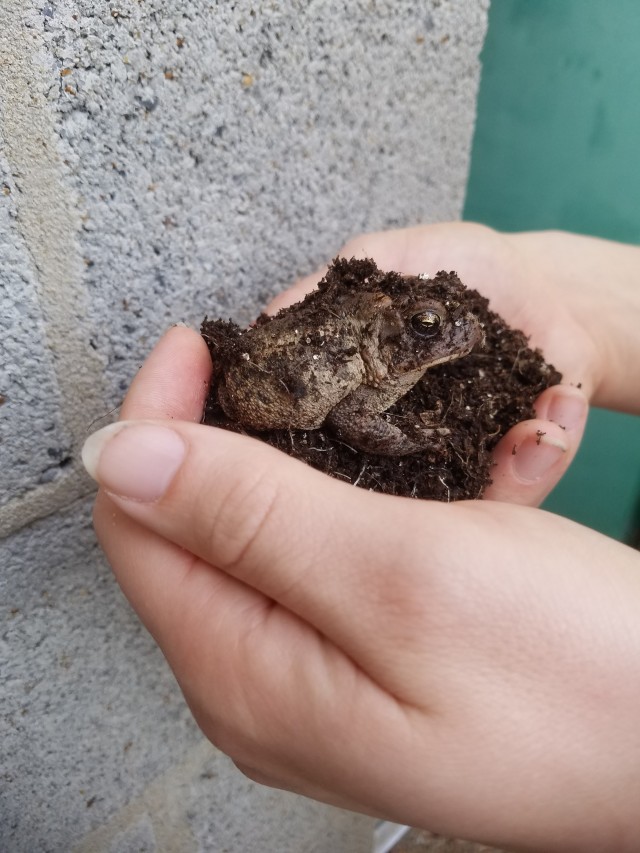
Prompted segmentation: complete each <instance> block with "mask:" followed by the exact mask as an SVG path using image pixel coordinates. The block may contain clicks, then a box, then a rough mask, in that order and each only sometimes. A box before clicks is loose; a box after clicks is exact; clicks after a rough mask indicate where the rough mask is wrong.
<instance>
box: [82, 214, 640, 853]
mask: <svg viewBox="0 0 640 853" xmlns="http://www.w3.org/2000/svg"><path fill="white" fill-rule="evenodd" d="M344 254H346V255H353V254H359V255H363V254H366V255H370V256H373V257H374V258H375V260H376V261H377V262H378V264H379V265H380V266H381V267H383V268H384V267H386V268H393V269H397V270H399V271H401V272H407V273H418V272H422V271H426V272H435V271H436V270H438V269H440V268H445V269H456V270H457V271H458V273H459V274H460V276H461V278H462V279H463V281H465V283H467V284H468V285H470V286H473V287H477V288H478V289H479V290H481V291H482V292H483V293H484V294H485V295H487V296H488V297H489V298H490V299H491V301H492V304H493V305H494V306H495V308H496V310H498V311H499V312H500V313H501V314H502V315H503V316H504V317H505V318H506V319H508V320H509V322H511V323H512V324H513V325H515V326H518V327H520V328H522V329H524V330H525V331H526V332H527V333H529V334H530V335H531V340H532V344H533V345H536V346H540V347H541V348H542V349H543V351H544V352H545V355H546V356H547V358H548V359H549V360H550V361H552V362H553V363H554V364H555V365H556V366H557V367H558V369H560V370H561V371H562V372H563V373H564V374H565V377H566V381H567V383H569V384H568V385H567V386H565V387H561V388H558V389H552V390H549V391H547V392H545V394H544V395H542V398H541V399H540V400H539V401H538V406H537V416H538V419H537V420H535V421H531V422H527V423H523V424H518V425H517V426H516V427H514V429H513V430H512V431H511V432H510V433H509V434H508V435H507V436H506V437H505V439H504V440H503V442H502V444H501V446H500V447H499V448H498V450H497V452H496V461H497V468H496V476H495V484H494V486H493V487H492V488H491V490H490V492H489V494H488V495H487V497H488V498H489V499H487V500H483V501H476V502H461V503H457V504H451V505H446V504H437V503H432V502H428V501H411V500H408V499H398V498H391V497H385V496H381V495H376V494H372V493H369V492H365V491H363V490H361V489H357V488H353V487H351V486H348V485H346V484H343V483H340V482H338V481H337V480H333V479H330V478H328V477H326V476H324V475H322V474H320V473H318V472H315V471H313V470H311V469H309V468H307V467H305V466H303V465H302V464H301V463H299V462H296V461H293V460H292V459H290V458H289V457H287V456H285V455H283V454H280V453H278V452H277V451H275V450H273V449H272V448H269V447H267V446H266V445H263V444H262V443H260V442H258V441H254V440H251V439H248V438H245V437H243V436H239V435H235V434H232V433H227V432H223V431H219V430H215V429H212V428H209V427H203V426H201V425H200V424H199V423H198V421H199V419H200V415H201V411H202V406H203V401H204V396H205V393H206V386H207V381H208V377H209V373H210V369H211V367H210V363H209V357H208V354H207V351H206V347H205V346H204V344H203V342H202V341H201V339H200V338H199V336H198V335H197V334H196V333H195V332H191V331H190V330H188V329H183V328H175V329H173V330H171V331H170V332H169V333H168V334H167V335H166V336H165V337H164V338H163V339H162V340H161V341H160V343H159V344H158V345H157V347H156V348H155V350H154V351H153V352H152V353H151V355H150V356H149V358H148V360H147V362H146V363H145V365H144V366H143V367H142V369H141V371H140V373H139V374H138V376H137V377H136V379H135V381H134V382H133V384H132V387H131V390H130V392H129V394H128V396H127V399H126V401H125V404H124V406H123V409H122V418H123V419H124V420H125V421H127V422H134V423H133V425H129V426H123V425H122V424H120V425H119V426H116V427H110V428H107V431H106V432H105V431H101V434H98V436H97V437H95V438H92V439H91V441H90V445H89V447H88V448H87V451H86V461H87V464H88V467H89V469H90V471H91V473H92V474H93V476H94V477H96V479H97V480H98V482H99V483H100V484H101V486H102V488H101V490H100V493H99V496H98V500H97V503H96V509H95V525H96V530H97V532H98V536H99V538H100V541H101V543H102V546H103V548H104V550H105V551H106V553H107V556H108V558H109V561H110V562H111V565H112V566H113V569H114V572H115V574H116V577H117V579H118V582H119V583H120V585H121V586H122V589H123V590H124V592H125V594H126V596H127V597H128V598H129V600H130V602H131V604H132V605H133V607H134V608H135V609H136V611H137V612H138V614H139V616H140V618H141V619H142V621H143V622H144V623H145V625H146V626H147V628H148V629H149V631H150V632H151V633H152V635H153V636H154V637H155V639H156V641H157V642H158V644H159V645H160V646H161V648H162V650H163V652H164V654H165V655H166V657H167V660H168V661H169V664H170V665H171V667H172V669H173V671H174V673H175V675H176V678H177V679H178V681H179V683H180V686H181V688H182V690H183V692H184V695H185V697H186V699H187V702H188V703H189V705H190V707H191V710H192V711H193V713H194V715H195V717H196V719H197V721H198V723H199V724H200V726H201V727H202V729H203V731H204V733H205V734H206V735H207V737H209V738H210V740H211V741H212V742H213V743H214V744H216V745H217V746H219V747H220V748H221V749H222V750H224V751H225V752H226V753H228V754H229V755H230V756H231V757H232V759H233V760H234V761H235V762H236V763H237V765H238V766H239V767H240V769H241V770H242V771H243V772H245V773H246V774H247V775H248V776H249V777H250V778H252V779H256V780H258V781H260V782H264V783H266V784H269V785H274V786H278V787H283V788H287V789H290V790H293V791H297V792H299V793H302V794H305V795H307V796H310V797H314V798H316V799H319V800H323V801H325V802H329V803H333V804H335V805H339V806H343V807H346V808H350V809H354V810H357V811H362V812H366V813H368V814H373V815H377V816H384V817H386V818H389V819H392V820H396V821H399V822H402V823H408V824H412V825H414V826H420V827H426V828H428V829H431V830H433V831H435V832H438V833H441V834H444V835H452V836H457V837H465V838H473V839H476V840H480V841H484V842H486V843H492V844H494V845H496V846H501V847H504V848H508V849H513V850H523V851H543V852H544V853H551V851H576V853H578V851H579V853H585V851H586V853H591V851H597V853H600V851H602V853H608V851H612V853H613V851H616V853H625V851H633V850H637V849H638V803H639V802H640V726H639V725H638V718H639V717H638V715H639V709H640V557H639V555H638V554H637V552H635V551H633V550H631V549H630V548H627V547H625V546H623V545H621V544H618V543H616V542H613V541H611V540H609V539H607V538H606V537H604V536H601V535H600V534H598V533H595V532H593V531H591V530H588V529H586V528H583V527H581V526H579V525H577V524H574V523H572V522H569V521H567V520H565V519H562V518H559V517H555V516H553V515H550V514H548V513H545V512H542V511H541V510H538V509H535V508H534V507H535V506H536V505H537V504H538V503H539V501H540V500H541V499H542V498H543V497H544V495H545V494H546V493H547V492H548V491H549V490H550V489H551V488H552V487H553V485H554V484H555V483H556V482H557V481H558V479H559V478H560V477H561V476H562V474H563V472H564V470H566V467H567V465H568V463H569V461H570V459H571V458H572V456H573V454H574V453H575V450H576V448H577V445H578V443H579V440H580V436H581V434H582V429H583V426H584V419H585V415H586V405H585V403H584V396H586V397H588V398H589V399H590V400H591V401H592V402H594V403H595V404H597V405H599V406H606V407H611V408H617V409H620V410H622V411H627V412H635V413H640V391H639V389H640V373H639V371H640V335H638V332H637V330H638V327H639V326H640V249H638V248H635V247H629V246H622V245H618V244H614V243H608V242H604V241H599V240H595V239H591V238H586V237H575V236H572V235H567V234H560V233H539V234H515V235H501V234H497V233H496V232H494V231H491V230H489V229H486V228H483V227H481V226H475V225H470V224H455V225H454V224H451V225H437V226H427V227H422V228H417V229H410V230H408V231H401V232H391V233H388V234H381V235H369V236H367V237H361V238H359V239H358V240H356V241H353V242H352V243H351V244H350V245H349V246H347V247H346V248H345V250H344ZM309 284H310V282H308V281H307V282H303V283H301V284H300V286H299V288H298V289H297V290H296V291H295V292H294V294H293V295H292V294H291V293H289V294H287V295H286V296H284V297H283V299H287V300H291V299H295V298H296V295H299V294H300V293H301V292H302V290H303V289H304V288H305V287H308V286H309ZM571 383H573V387H572V385H571ZM578 383H581V384H582V389H583V390H582V391H579V390H578V389H577V388H576V387H575V386H576V385H577V384H578ZM550 415H553V418H552V420H548V417H549V416H550ZM563 420H566V422H567V423H565V424H563V423H562V421H563ZM140 421H142V422H143V423H139V422H140ZM149 421H151V422H152V424H149ZM562 426H566V427H567V428H566V429H562ZM539 429H543V430H544V431H546V432H547V434H548V435H550V437H551V439H552V441H551V443H550V444H548V445H547V446H546V447H545V445H541V446H538V445H536V442H535V435H536V432H537V430H539ZM514 444H516V445H518V447H520V448H522V454H520V453H518V454H516V455H515V456H514V455H513V454H512V448H513V446H514ZM558 445H561V446H558ZM540 447H541V448H542V449H540ZM537 451H539V454H540V455H539V456H538V457H536V452H537ZM519 457H521V458H524V459H525V461H526V464H525V465H524V466H523V467H522V469H520V468H519V467H518V458H519ZM523 473H524V474H526V476H523ZM534 475H535V476H534Z"/></svg>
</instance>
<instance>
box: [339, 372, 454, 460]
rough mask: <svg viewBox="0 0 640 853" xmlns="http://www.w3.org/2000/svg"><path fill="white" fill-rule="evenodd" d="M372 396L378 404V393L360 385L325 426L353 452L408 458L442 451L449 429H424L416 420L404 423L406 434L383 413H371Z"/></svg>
mask: <svg viewBox="0 0 640 853" xmlns="http://www.w3.org/2000/svg"><path fill="white" fill-rule="evenodd" d="M374 393H375V397H376V400H377V401H378V402H379V401H380V396H379V392H373V391H372V389H370V388H367V387H366V386H361V387H360V388H358V389H357V390H355V391H353V392H352V393H351V394H348V395H347V396H346V397H345V398H344V400H341V401H340V402H339V403H338V404H337V405H336V406H335V407H334V408H333V410H332V411H331V412H330V413H329V415H328V416H327V420H326V423H327V425H328V426H329V427H330V428H331V430H332V431H333V432H334V433H335V434H336V435H337V436H338V438H340V439H341V440H342V441H344V442H345V443H346V444H349V445H351V447H354V448H355V449H356V450H362V451H364V452H365V453H377V454H379V455H381V456H407V455H408V454H410V453H420V452H421V451H426V450H431V451H436V452H437V453H439V454H440V453H442V452H443V449H444V446H443V436H444V435H445V434H446V433H448V430H442V429H438V428H435V429H433V428H429V427H425V425H424V423H422V422H420V421H419V420H418V419H417V418H416V419H412V421H410V422H408V423H407V427H408V430H407V432H406V433H405V432H403V430H402V429H400V428H399V427H398V426H396V425H395V424H393V423H391V422H390V421H389V420H387V418H386V417H385V415H384V413H380V412H379V411H374V412H372V411H371V402H372V400H371V398H372V396H373V394H374ZM394 402H395V399H393V400H390V401H389V403H388V405H391V404H392V403H394Z"/></svg>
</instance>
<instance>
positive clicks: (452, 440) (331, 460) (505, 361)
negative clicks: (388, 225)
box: [201, 259, 562, 501]
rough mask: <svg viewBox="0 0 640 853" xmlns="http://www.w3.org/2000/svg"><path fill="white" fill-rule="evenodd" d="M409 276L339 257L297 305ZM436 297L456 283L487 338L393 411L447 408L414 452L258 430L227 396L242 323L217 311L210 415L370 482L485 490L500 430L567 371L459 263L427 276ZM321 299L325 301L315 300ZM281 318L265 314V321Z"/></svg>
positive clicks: (211, 337) (413, 488)
mask: <svg viewBox="0 0 640 853" xmlns="http://www.w3.org/2000/svg"><path fill="white" fill-rule="evenodd" d="M403 278H404V277H403V276H400V275H399V274H398V273H393V272H391V273H383V272H381V271H380V270H378V268H377V266H376V265H375V263H374V262H373V261H370V260H366V261H359V260H351V261H346V260H344V259H338V260H336V261H335V262H334V264H333V265H332V266H331V268H330V269H329V272H328V273H327V276H326V277H325V279H323V282H322V283H321V285H320V289H319V291H315V292H314V293H313V294H310V295H308V296H307V297H306V298H305V300H304V301H303V302H302V303H298V304H297V305H295V306H290V307H289V308H285V309H283V311H281V312H280V314H279V315H278V316H282V315H283V314H285V313H287V312H299V311H300V309H301V307H302V306H304V309H303V310H307V311H308V310H313V308H314V305H316V304H317V302H318V300H322V299H324V300H327V299H331V298H332V296H333V297H335V294H336V293H339V292H340V288H345V287H349V288H353V287H361V288H362V289H371V283H372V280H375V285H376V287H378V288H379V289H380V290H381V291H382V292H384V293H387V294H388V295H390V296H393V294H394V292H396V291H397V290H398V289H399V288H402V287H403ZM425 285H429V286H430V287H431V288H433V291H431V290H430V293H431V292H433V294H434V296H435V298H439V296H442V294H446V293H448V292H451V290H452V289H453V290H455V292H456V298H457V299H461V300H462V301H463V304H464V306H465V307H466V310H467V311H469V312H471V313H473V314H474V315H475V316H476V317H477V318H478V320H479V321H480V322H481V323H482V325H483V327H484V332H485V343H484V345H483V347H482V348H480V349H477V350H476V351H474V352H472V353H471V354H469V355H467V356H465V357H463V358H460V359H459V360H457V361H451V362H449V363H446V364H441V365H437V366H435V367H432V368H430V369H429V370H427V371H426V373H425V375H424V376H423V378H422V379H421V380H420V381H419V382H418V383H417V384H416V385H415V386H414V387H413V388H412V389H411V390H410V391H409V392H408V393H407V394H406V395H405V396H404V397H402V398H401V399H400V400H398V402H396V403H395V404H394V405H393V406H391V407H390V408H389V409H388V410H387V413H386V416H387V417H389V418H390V419H392V420H393V421H394V422H397V423H402V420H403V418H404V419H406V418H410V419H412V420H415V418H416V416H418V417H419V415H420V413H422V412H439V414H438V427H440V428H442V429H443V431H445V432H446V431H448V433H447V434H446V435H445V437H444V438H443V439H442V440H441V441H440V442H439V446H438V447H437V449H434V450H432V451H421V452H419V453H416V454H412V455H408V456H401V457H398V456H384V455H378V454H371V453H364V452H362V451H358V450H355V449H354V448H352V447H350V446H348V445H347V444H345V443H343V442H341V441H340V440H339V439H338V438H336V436H335V435H333V434H332V433H331V431H330V430H329V429H327V428H326V427H324V426H323V427H320V428H319V429H313V430H288V429H277V430H266V431H264V432H256V431H254V430H249V429H247V428H245V427H243V426H242V425H241V424H239V423H236V422H234V421H232V420H230V419H229V418H228V417H227V415H226V414H225V413H224V411H223V410H222V407H221V406H220V403H219V400H218V390H217V389H218V384H219V381H220V377H221V375H222V373H223V371H224V368H225V364H227V363H228V362H229V360H230V359H232V358H233V357H237V354H238V352H239V351H241V348H242V335H243V331H242V330H241V329H239V327H238V326H236V324H234V323H232V322H226V321H223V320H208V319H207V318H205V320H204V322H203V324H202V330H201V332H202V336H203V338H204V339H205V341H206V342H207V344H208V346H209V349H210V352H211V356H212V359H213V363H214V372H213V378H212V383H211V388H210V393H209V397H208V400H207V403H206V408H205V414H204V418H203V421H204V423H206V424H210V425H212V426H217V427H222V428H224V429H230V430H234V431H236V432H241V433H244V434H247V435H251V436H254V437H255V438H259V439H261V440H262V441H265V442H267V443H268V444H270V445H272V446H273V447H276V448H278V449H279V450H282V451H283V452H285V453H288V454H289V455H290V456H293V457H295V458H297V459H300V460H302V461H303V462H306V463H307V464H308V465H311V466H312V467H313V468H317V469H318V470H319V471H323V472H324V473H326V474H329V475H331V476H333V477H337V478H339V479H340V480H343V481H345V482H347V483H351V484H353V485H357V486H359V487H361V488H365V489H370V490H373V491H376V492H383V493H385V494H390V495H399V496H405V497H413V498H429V499H434V500H440V501H454V500H462V499H467V498H480V497H482V494H483V492H484V490H485V489H486V487H487V486H488V485H489V484H490V483H491V468H492V460H491V454H492V450H493V448H494V447H495V445H496V444H497V442H498V441H499V439H500V438H501V437H502V436H503V435H504V434H505V433H506V432H507V431H508V430H509V429H510V427H512V426H514V424H516V423H518V422H519V421H522V420H526V419H528V418H532V417H534V408H533V404H534V401H535V399H536V397H538V395H539V394H540V393H541V392H542V391H544V390H545V389H546V388H548V387H550V386H551V385H557V384H558V383H559V382H560V381H561V379H562V376H561V374H560V373H559V372H558V371H557V370H556V369H555V368H554V367H553V366H552V365H550V364H547V363H546V362H545V360H544V357H543V355H542V353H541V352H540V351H539V350H534V349H531V348H530V347H529V346H528V340H527V338H526V336H525V335H524V334H523V333H522V332H521V331H519V330H517V329H512V328H510V326H509V325H508V324H507V323H506V322H505V321H504V320H503V319H502V318H501V317H500V316H499V315H498V314H496V313H495V312H494V311H492V310H491V309H490V308H489V302H488V300H487V299H485V298H484V297H483V296H481V295H480V294H479V293H478V292H477V291H475V290H470V289H466V288H464V287H463V286H461V284H460V281H459V279H458V278H457V276H456V274H455V273H454V272H451V273H445V272H440V273H438V275H437V276H436V277H435V278H434V279H432V280H430V281H429V282H426V283H425ZM314 300H315V302H314ZM271 319H272V318H269V317H267V316H266V315H261V317H260V318H259V320H258V325H261V326H265V325H267V324H268V323H269V322H270V321H271Z"/></svg>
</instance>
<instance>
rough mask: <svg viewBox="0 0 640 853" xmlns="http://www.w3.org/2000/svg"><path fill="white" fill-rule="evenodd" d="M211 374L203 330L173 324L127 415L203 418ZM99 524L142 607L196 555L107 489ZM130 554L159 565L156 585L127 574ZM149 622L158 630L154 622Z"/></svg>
mask: <svg viewBox="0 0 640 853" xmlns="http://www.w3.org/2000/svg"><path fill="white" fill-rule="evenodd" d="M210 373H211V359H210V357H209V352H208V350H207V347H206V344H205V343H204V341H203V340H202V338H201V337H200V335H198V334H197V333H196V332H194V331H192V330H191V329H187V328H184V327H178V326H176V327H174V328H171V329H169V331H167V332H166V334H165V335H164V336H163V337H162V338H161V339H160V341H159V342H158V343H157V344H156V346H155V347H154V349H153V351H152V352H151V353H150V355H149V356H148V357H147V359H146V361H145V362H144V364H143V365H142V367H141V368H140V371H139V372H138V374H137V375H136V377H135V378H134V380H133V382H132V384H131V388H130V390H129V392H128V394H127V396H126V398H125V401H124V403H123V405H122V410H121V418H144V417H147V418H167V419H174V418H179V419H182V420H191V421H199V420H200V417H201V415H202V409H203V406H204V399H205V396H206V393H207V389H208V385H209V377H210ZM93 523H94V527H95V529H96V533H97V535H98V539H99V540H100V542H101V544H102V547H103V549H104V550H105V552H106V553H107V557H108V559H109V560H110V562H111V565H112V567H113V569H114V573H115V575H116V579H117V580H118V582H119V583H120V585H121V586H122V588H123V589H124V591H125V594H126V593H127V587H128V586H133V587H134V588H135V590H136V596H135V597H134V599H133V600H132V603H133V605H134V607H136V609H137V610H139V607H137V606H136V605H138V604H139V602H140V601H146V602H147V604H148V608H147V612H149V610H152V609H153V606H154V601H155V597H156V596H157V597H159V598H161V599H162V598H163V596H166V594H167V593H166V590H167V589H168V584H167V583H166V581H165V580H163V569H164V570H165V571H167V572H168V571H169V570H170V569H171V571H173V572H174V573H175V576H176V577H180V576H181V574H182V573H183V572H184V571H186V570H187V569H188V567H189V564H190V561H191V560H192V557H191V555H188V554H186V553H185V552H183V551H182V550H181V549H179V548H177V547H176V546H175V545H173V544H172V543H169V542H167V541H166V540H164V539H162V538H161V537H160V536H158V535H157V534H154V533H152V532H151V531H149V530H148V529H147V528H146V527H144V526H143V525H141V524H139V523H138V522H136V521H135V520H133V519H131V518H129V517H128V516H127V514H126V513H124V512H123V511H122V510H121V509H120V508H119V507H118V506H117V505H116V504H115V503H114V502H113V501H112V500H111V498H110V497H109V496H108V495H107V494H106V493H105V492H104V490H102V489H101V490H100V492H99V493H98V497H97V499H96V503H95V506H94V510H93ZM127 554H130V555H133V554H140V555H145V558H146V559H148V560H149V561H150V565H153V566H155V568H156V569H157V573H156V576H155V577H154V582H153V583H152V584H148V583H147V582H148V576H147V575H146V574H145V573H144V572H137V571H135V570H134V571H132V572H131V573H130V574H127V566H128V565H129V563H128V561H127V560H126V559H123V557H125V556H126V555H127ZM138 562H141V561H138ZM169 594H171V593H169ZM130 600H131V599H130ZM147 624H148V627H149V629H150V630H151V631H152V633H153V630H154V626H153V625H151V624H149V623H147Z"/></svg>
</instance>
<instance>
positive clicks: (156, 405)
mask: <svg viewBox="0 0 640 853" xmlns="http://www.w3.org/2000/svg"><path fill="white" fill-rule="evenodd" d="M210 377H211V358H210V357H209V351H208V349H207V345H206V344H205V342H204V340H203V339H202V337H201V336H200V335H199V334H198V333H197V332H194V331H193V329H187V328H186V327H184V326H174V327H173V328H171V329H169V330H168V331H167V332H166V333H165V335H164V336H163V337H162V338H161V339H160V340H159V342H158V343H157V344H156V346H155V347H154V349H153V350H152V352H151V354H150V355H149V356H148V357H147V359H146V361H145V362H144V364H143V365H142V367H141V368H140V370H139V372H138V374H137V375H136V377H135V378H134V380H133V382H132V383H131V388H130V389H129V392H128V393H127V396H126V398H125V401H124V403H123V405H122V411H121V419H134V418H168V419H177V420H186V421H199V420H200V418H201V417H202V410H203V407H204V401H205V399H206V396H207V391H208V388H209V380H210Z"/></svg>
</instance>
